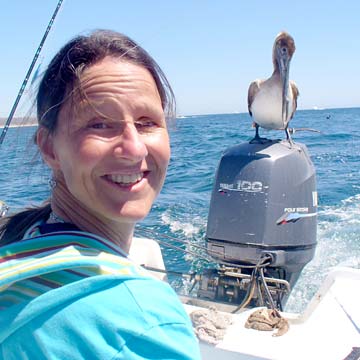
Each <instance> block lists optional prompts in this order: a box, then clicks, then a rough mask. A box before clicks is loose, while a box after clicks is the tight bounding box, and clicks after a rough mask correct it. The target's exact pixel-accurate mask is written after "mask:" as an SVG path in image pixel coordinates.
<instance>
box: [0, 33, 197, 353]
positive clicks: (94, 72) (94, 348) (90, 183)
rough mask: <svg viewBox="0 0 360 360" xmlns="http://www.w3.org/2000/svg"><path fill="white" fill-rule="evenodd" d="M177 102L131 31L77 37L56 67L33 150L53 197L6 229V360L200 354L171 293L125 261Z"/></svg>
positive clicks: (41, 98) (0, 261)
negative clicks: (45, 170)
mask: <svg viewBox="0 0 360 360" xmlns="http://www.w3.org/2000/svg"><path fill="white" fill-rule="evenodd" d="M172 106H173V102H172V92H171V89H170V86H169V84H168V82H167V80H166V78H165V76H164V75H163V73H162V72H161V70H160V68H159V67H158V66H157V65H156V63H155V62H154V60H153V59H152V58H151V57H150V56H149V55H148V54H147V53H146V52H145V51H144V50H143V49H142V48H141V47H139V46H138V45H137V44H136V43H134V42H133V41H132V40H131V39H129V38H127V37H126V36H124V35H121V34H118V33H115V32H110V31H96V32H94V33H92V34H90V35H89V36H80V37H77V38H75V39H74V40H72V41H70V42H69V43H68V44H67V45H65V46H64V47H63V48H62V49H61V50H60V51H59V53H58V54H57V55H56V56H55V57H54V59H53V60H52V62H51V63H50V64H49V66H48V69H47V71H46V72H45V74H44V77H43V79H42V81H41V83H40V86H39V91H38V96H37V117H38V121H39V126H38V130H37V133H36V144H37V145H38V147H39V150H40V153H41V155H42V157H43V159H44V161H45V162H46V164H47V165H48V166H49V167H50V168H51V169H52V173H53V178H52V180H51V187H52V195H51V199H50V202H49V203H47V204H45V205H44V206H43V207H40V208H35V209H30V210H26V211H24V212H21V213H19V214H16V215H14V216H12V217H9V218H7V219H5V222H3V224H2V227H1V247H0V289H1V290H2V291H1V292H0V310H1V314H2V315H1V317H0V344H1V345H0V354H1V355H2V357H1V358H4V359H198V358H199V350H198V346H197V341H196V339H195V338H194V335H193V332H192V328H191V324H190V322H189V320H188V317H187V315H186V314H185V312H184V310H183V308H182V305H181V304H180V302H179V300H178V299H177V297H176V295H175V293H174V292H173V291H172V290H171V289H170V287H169V286H168V285H166V284H165V283H163V282H161V281H159V280H156V279H154V278H153V277H151V276H149V275H148V274H147V273H146V272H145V271H144V270H142V269H141V268H140V267H138V266H136V265H135V264H133V263H132V262H131V261H130V260H129V259H128V258H127V254H128V253H129V250H130V247H131V242H132V237H133V232H134V227H135V223H136V222H137V221H139V220H141V219H143V218H144V217H145V216H146V215H147V214H148V212H149V211H150V208H151V206H152V204H153V202H154V200H155V198H156V196H157V195H158V193H159V192H160V189H161V187H162V185H163V182H164V179H165V174H166V169H167V165H168V162H169V158H170V148H169V138H168V132H167V127H166V119H165V116H166V115H169V114H170V113H171V110H172ZM165 114H166V115H165Z"/></svg>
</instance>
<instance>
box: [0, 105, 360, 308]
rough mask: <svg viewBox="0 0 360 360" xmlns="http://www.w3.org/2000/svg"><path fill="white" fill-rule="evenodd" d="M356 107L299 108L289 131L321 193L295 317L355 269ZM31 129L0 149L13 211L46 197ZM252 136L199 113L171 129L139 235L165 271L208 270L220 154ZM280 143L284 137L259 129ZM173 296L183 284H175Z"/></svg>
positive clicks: (240, 117) (359, 249) (359, 135)
mask: <svg viewBox="0 0 360 360" xmlns="http://www.w3.org/2000/svg"><path fill="white" fill-rule="evenodd" d="M359 124H360V108H347V109H324V110H304V111H297V113H296V115H295V117H294V119H293V120H292V122H291V127H295V128H297V127H298V128H300V127H309V128H314V129H317V130H319V131H320V133H315V132H296V133H295V134H294V136H293V138H294V140H295V141H296V142H301V143H304V144H305V145H306V146H307V147H308V150H309V152H310V155H311V158H312V161H313V163H314V165H315V168H316V172H317V189H318V195H319V207H318V232H317V233H318V235H317V242H318V244H317V248H316V253H315V256H314V259H313V260H312V261H311V262H310V263H309V264H308V265H307V266H306V267H305V269H304V270H303V272H302V274H301V276H300V278H299V281H298V283H297V284H296V286H295V287H294V289H293V290H292V293H291V296H290V299H289V301H288V303H287V305H286V309H285V310H287V311H295V312H301V311H303V310H304V309H305V307H306V305H307V304H308V302H309V301H310V299H311V298H312V296H313V295H314V294H315V292H316V290H317V289H318V288H319V286H320V284H321V283H322V281H323V280H324V278H325V276H326V274H327V273H328V272H329V271H330V270H331V269H332V268H334V267H335V266H350V267H355V268H360V167H359V154H360V129H359ZM34 130H35V128H34V127H20V128H12V129H10V130H9V132H8V134H7V137H6V139H5V141H4V144H3V145H2V146H1V148H0V161H1V175H0V199H1V200H3V201H5V202H6V203H7V204H8V205H10V208H11V210H12V211H16V210H18V209H20V208H22V207H24V206H28V205H34V204H38V203H39V202H41V201H42V200H43V199H45V198H47V197H48V196H49V188H48V179H49V172H48V170H47V169H46V167H45V166H44V165H42V164H41V162H40V161H39V160H36V159H38V158H37V157H36V149H35V148H34V146H33V145H32V144H31V136H32V134H33V133H34ZM253 134H254V130H253V129H252V128H251V119H250V117H249V115H248V114H222V115H201V116H199V115H197V116H186V117H182V118H179V119H177V121H176V123H175V124H173V125H172V126H171V128H170V137H171V148H172V156H171V162H170V165H169V170H168V176H167V179H166V182H165V185H164V188H163V191H162V193H161V194H160V196H159V198H158V199H157V201H156V203H155V204H154V206H153V209H152V211H151V213H150V214H149V216H148V217H147V218H146V219H145V220H144V221H143V222H142V223H141V224H139V225H138V227H137V230H136V233H137V234H138V235H141V236H142V235H146V236H149V234H150V235H151V236H153V237H154V238H157V239H158V240H160V241H161V246H162V249H163V255H164V259H165V263H166V266H167V268H168V269H169V270H174V271H180V272H196V271H201V270H202V268H204V267H208V266H210V265H209V264H208V263H207V262H205V261H204V260H203V259H202V255H204V254H205V252H204V251H203V250H202V249H201V247H203V246H205V233H206V223H207V214H208V208H209V202H210V196H211V191H212V186H213V181H214V175H215V171H216V167H217V164H218V162H219V160H220V157H221V154H222V152H223V151H224V150H225V149H226V148H228V147H231V146H234V145H236V144H239V143H242V142H245V141H249V140H250V139H251V138H252V137H253ZM261 135H262V136H266V137H269V138H282V137H283V136H284V134H283V132H279V131H264V130H262V131H261ZM194 245H195V246H194ZM173 285H174V286H175V287H176V289H177V290H178V291H182V289H181V288H182V287H184V286H185V285H186V284H184V283H181V282H180V283H175V282H174V284H173Z"/></svg>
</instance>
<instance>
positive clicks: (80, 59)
mask: <svg viewBox="0 0 360 360" xmlns="http://www.w3.org/2000/svg"><path fill="white" fill-rule="evenodd" d="M107 56H110V57H113V58H119V59H123V60H124V61H129V62H131V63H134V64H136V65H139V66H143V67H144V68H146V69H147V70H148V71H149V72H150V74H151V75H152V77H153V78H154V80H155V83H156V86H157V89H158V91H159V94H160V98H161V103H162V107H163V109H164V111H165V114H166V115H167V117H173V116H174V115H175V100H174V95H173V92H172V90H171V87H170V85H169V82H168V81H167V79H166V77H165V75H164V73H163V72H162V70H161V69H160V67H159V65H157V63H156V62H155V61H154V59H153V58H152V57H151V56H150V55H149V54H148V53H147V52H146V51H145V50H144V49H143V48H141V47H140V46H139V45H138V44H136V43H135V42H134V41H133V40H131V39H130V38H129V37H127V36H125V35H123V34H120V33H117V32H114V31H109V30H97V31H94V32H92V33H91V34H90V35H88V36H78V37H76V38H74V39H73V40H71V41H69V42H68V43H67V44H66V45H65V46H64V47H63V48H62V49H61V50H60V51H59V52H58V53H57V54H56V56H55V57H54V58H53V60H52V61H51V63H50V64H49V66H48V68H47V70H46V72H45V74H44V77H43V79H42V81H41V83H40V85H39V91H38V95H37V118H38V122H39V126H44V127H45V128H47V129H48V131H49V132H50V133H51V132H53V131H54V130H55V129H56V126H57V120H58V114H59V110H60V108H61V105H62V104H63V102H64V101H65V100H67V97H68V96H71V94H72V93H73V91H74V90H76V87H77V86H79V79H80V76H81V74H82V72H83V71H84V70H85V69H86V68H88V67H89V66H91V65H94V64H96V63H97V62H99V61H101V60H103V59H104V58H105V57H107Z"/></svg>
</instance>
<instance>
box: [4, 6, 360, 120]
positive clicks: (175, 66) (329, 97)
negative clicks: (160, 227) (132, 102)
mask: <svg viewBox="0 0 360 360" xmlns="http://www.w3.org/2000/svg"><path fill="white" fill-rule="evenodd" d="M56 5H57V0H31V1H26V0H11V1H9V0H0V6H1V12H0V41H1V53H0V54H1V55H0V117H7V116H8V114H9V112H10V110H11V107H12V106H13V103H14V101H15V99H16V96H17V94H18V91H19V89H20V87H21V84H22V82H23V79H24V77H25V74H26V73H27V71H28V68H29V66H30V64H31V61H32V58H33V56H34V54H35V51H36V49H37V47H38V45H39V43H40V40H41V38H42V36H43V33H44V32H45V29H46V27H47V25H48V22H49V20H50V18H51V15H52V13H53V11H54V10H55V7H56ZM96 28H104V29H112V30H116V31H119V32H122V33H124V34H126V35H128V36H130V37H132V38H133V39H134V40H135V41H136V42H138V43H139V44H140V45H141V46H142V47H144V48H145V49H146V50H147V51H148V52H149V53H150V54H151V55H152V56H153V57H154V58H155V60H156V61H157V62H158V63H159V65H160V66H161V68H162V69H163V70H164V72H165V74H166V75H167V77H168V79H169V81H170V84H171V85H172V87H173V90H174V92H175V96H176V99H177V108H178V114H179V115H191V114H219V113H233V112H247V90H248V86H249V84H250V83H251V82H252V81H253V80H254V79H257V78H260V79H261V78H267V77H269V76H270V75H271V73H272V70H273V69H272V59H271V56H272V54H271V53H272V46H273V42H274V39H275V37H276V35H277V34H278V33H279V32H280V31H282V30H286V31H288V32H289V33H290V34H291V35H292V36H293V38H294V40H295V44H296V52H295V54H294V57H293V59H292V62H291V69H290V78H291V79H292V80H294V81H295V82H296V83H297V85H298V88H299V91H300V97H299V100H298V108H299V109H312V108H315V107H317V108H341V107H359V106H360V91H359V90H358V84H359V82H360V69H359V67H360V1H359V0H341V1H340V0H332V1H329V0H327V1H323V0H319V1H316V0H302V1H292V2H290V1H282V0H279V1H268V0H263V1H256V0H252V1H245V0H221V1H220V0H207V1H205V0H192V1H191V0H102V1H95V0H64V3H63V5H62V7H61V11H60V13H59V14H58V16H57V18H56V21H55V23H54V25H53V27H52V30H51V32H50V34H49V36H48V38H47V40H46V43H45V46H44V48H43V50H42V53H41V56H40V59H41V68H40V69H41V70H44V69H45V68H46V64H47V63H48V62H49V61H50V59H51V58H52V56H54V55H55V53H56V51H57V50H59V49H60V47H61V46H63V45H64V44H65V43H66V42H67V41H68V40H70V39H71V38H73V37H74V36H76V35H78V34H80V33H86V32H89V31H90V30H92V29H96ZM34 93H35V89H32V88H31V87H27V89H26V92H25V95H24V97H23V101H22V102H21V103H20V106H19V107H18V109H17V112H16V114H15V116H23V115H24V114H27V113H28V111H29V104H30V103H31V101H30V99H33V97H34Z"/></svg>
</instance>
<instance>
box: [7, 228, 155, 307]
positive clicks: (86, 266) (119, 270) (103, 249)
mask: <svg viewBox="0 0 360 360" xmlns="http://www.w3.org/2000/svg"><path fill="white" fill-rule="evenodd" d="M68 225H69V224H35V225H34V226H32V227H31V228H30V229H29V230H28V231H27V233H26V235H25V237H24V239H22V240H21V241H18V242H16V243H12V244H9V245H6V246H3V247H0V310H4V309H6V308H9V307H11V306H13V305H15V304H19V303H21V302H24V301H25V302H28V301H30V300H31V299H33V298H35V297H37V296H39V295H41V294H43V293H45V292H47V291H49V290H51V289H55V288H58V287H61V286H63V285H66V284H70V283H72V282H74V281H78V280H81V279H84V278H86V277H90V276H97V275H109V274H117V275H121V274H122V275H124V276H131V275H142V276H149V275H148V273H147V271H146V270H144V269H142V268H141V267H139V266H137V265H135V264H134V263H133V262H132V261H131V260H129V259H128V258H127V255H126V254H125V253H124V252H123V251H122V250H121V249H120V248H119V247H118V246H116V245H115V244H114V243H112V242H110V241H108V240H106V239H104V238H102V237H100V236H97V235H94V234H91V233H86V232H83V231H79V230H77V229H76V228H75V230H73V229H72V230H68V228H69V226H68ZM44 227H45V231H44ZM54 230H55V232H47V231H54ZM44 232H45V233H44Z"/></svg>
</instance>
